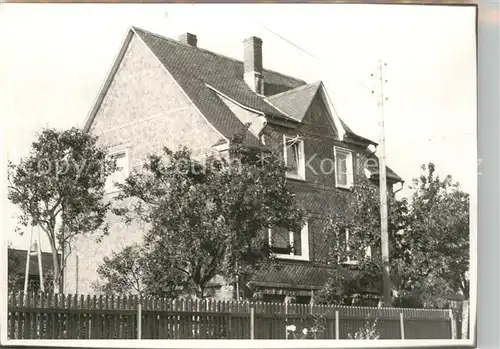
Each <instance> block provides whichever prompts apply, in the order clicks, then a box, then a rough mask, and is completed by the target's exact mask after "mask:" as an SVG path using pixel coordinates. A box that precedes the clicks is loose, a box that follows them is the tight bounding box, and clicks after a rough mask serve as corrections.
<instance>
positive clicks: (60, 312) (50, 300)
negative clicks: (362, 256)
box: [8, 293, 456, 339]
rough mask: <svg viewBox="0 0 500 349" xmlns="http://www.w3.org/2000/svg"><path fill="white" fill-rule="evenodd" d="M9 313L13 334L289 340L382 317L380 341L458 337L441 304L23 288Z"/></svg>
mask: <svg viewBox="0 0 500 349" xmlns="http://www.w3.org/2000/svg"><path fill="white" fill-rule="evenodd" d="M8 310H9V315H8V328H9V331H8V336H9V338H10V339H289V338H287V336H288V334H287V332H288V331H287V326H289V325H294V326H295V327H296V329H297V332H298V334H299V335H302V329H303V328H308V329H310V328H311V327H312V326H315V325H316V328H318V329H319V331H318V332H316V334H315V336H313V338H317V339H347V338H348V334H349V333H350V334H354V333H355V332H356V331H357V330H358V329H359V328H360V327H362V326H363V324H364V323H365V322H366V319H367V318H371V319H375V318H377V323H378V329H379V330H380V332H381V337H380V338H381V339H401V338H404V339H450V338H454V334H455V335H456V331H455V330H453V329H454V328H455V323H454V320H453V317H450V312H449V311H448V310H437V309H432V310H431V309H403V308H370V307H334V306H320V305H300V304H286V303H263V302H237V301H235V300H233V301H222V300H211V299H206V300H191V299H179V300H167V299H153V298H143V299H139V298H138V297H136V296H125V297H123V296H122V297H115V296H111V297H108V296H95V295H94V296H84V295H78V296H74V295H54V294H52V295H44V294H26V295H24V294H22V293H18V294H10V295H9V303H8ZM138 319H140V321H138ZM309 333H311V331H310V332H309Z"/></svg>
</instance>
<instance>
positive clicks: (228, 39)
mask: <svg viewBox="0 0 500 349" xmlns="http://www.w3.org/2000/svg"><path fill="white" fill-rule="evenodd" d="M132 25H133V26H137V27H140V28H143V29H146V30H149V31H152V32H156V33H158V34H161V35H164V36H168V37H173V38H176V37H177V36H178V35H180V34H182V33H185V32H190V33H193V34H196V35H197V37H198V46H199V47H202V48H205V49H209V50H211V51H214V52H217V53H221V54H224V55H227V56H230V57H233V58H236V59H242V56H243V43H242V42H243V39H245V38H246V37H249V36H257V37H260V38H261V39H262V40H263V65H264V67H265V68H268V69H272V70H276V71H279V72H282V73H285V74H288V75H292V76H295V77H298V78H301V79H303V80H305V81H307V82H314V81H318V80H322V81H323V82H324V84H325V86H326V88H327V90H328V94H329V97H330V99H331V100H332V103H333V104H334V106H335V109H336V111H337V113H338V114H339V116H340V117H341V118H342V119H343V120H344V121H345V122H346V123H347V124H348V125H349V126H350V127H351V128H352V129H353V130H354V131H355V132H356V133H358V134H359V135H362V136H364V137H367V138H370V139H373V140H374V141H378V137H379V131H378V117H379V109H378V107H377V104H376V99H375V98H374V96H373V95H372V93H371V91H372V89H376V88H377V86H378V84H379V82H378V81H377V80H376V79H374V78H371V74H372V73H376V72H377V67H378V64H379V61H382V62H385V63H387V66H386V68H385V69H384V77H385V79H387V84H386V85H385V87H384V93H385V96H386V97H388V101H387V102H386V104H385V108H384V122H385V138H386V156H387V164H388V165H389V166H390V167H391V168H392V169H394V170H395V171H396V172H397V173H398V174H399V175H400V176H401V177H402V178H403V179H404V180H405V182H406V183H405V185H404V187H403V190H402V191H401V192H400V193H399V195H401V196H408V195H410V192H411V191H410V189H409V188H408V185H409V184H411V179H412V178H414V177H417V176H418V175H419V174H420V166H421V165H422V164H425V163H428V162H433V163H434V164H435V165H436V167H437V172H438V174H440V175H442V176H445V175H448V174H450V175H452V177H453V179H454V180H455V181H458V182H459V183H460V184H461V186H462V188H463V190H464V191H467V192H469V193H471V195H476V180H477V175H478V173H479V174H480V172H481V166H480V162H481V160H480V159H479V160H478V159H477V155H476V148H477V147H476V118H477V105H476V103H477V101H476V89H477V85H476V53H475V46H476V38H475V12H474V8H472V7H459V6H422V5H411V6H410V5H363V4H357V5H354V4H352V5H351V4H349V5H348V4H227V5H226V4H2V6H1V7H0V52H1V54H0V120H1V132H2V135H1V139H2V154H1V156H2V168H5V164H6V161H7V159H8V160H11V161H13V162H18V161H19V159H20V158H21V157H22V156H26V155H27V154H28V152H29V149H30V145H31V142H32V141H33V140H34V137H35V133H36V132H37V131H39V130H40V129H41V128H43V127H46V126H49V127H56V128H68V127H72V126H78V127H81V126H83V123H84V120H85V118H86V116H87V113H88V112H89V110H90V108H91V106H92V103H93V101H94V99H95V98H96V96H97V93H98V91H99V88H100V86H101V84H102V83H103V81H104V79H105V77H106V74H107V72H108V69H109V68H110V66H111V64H112V62H113V60H114V57H115V55H116V54H117V53H118V50H119V48H120V45H121V42H122V40H123V39H124V37H125V34H126V31H127V29H128V28H129V27H130V26H132ZM2 175H3V177H2V178H3V179H4V182H5V177H6V176H5V174H4V173H3V174H2ZM2 190H3V191H2V194H3V195H2V200H3V201H2V214H3V217H2V218H3V222H4V224H3V230H2V232H3V233H4V234H5V236H6V238H7V239H8V240H9V241H11V242H12V243H13V246H14V247H18V248H26V247H27V246H28V241H27V239H28V234H25V235H24V236H23V237H19V236H18V235H16V234H15V233H14V227H15V224H16V220H15V217H16V210H15V208H14V207H12V205H11V204H10V203H9V202H8V200H7V199H6V198H5V197H6V195H5V194H6V188H5V186H4V187H3V188H2Z"/></svg>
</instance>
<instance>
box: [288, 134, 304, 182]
mask: <svg viewBox="0 0 500 349" xmlns="http://www.w3.org/2000/svg"><path fill="white" fill-rule="evenodd" d="M283 137H284V141H283V143H284V145H285V149H284V154H285V165H286V166H287V167H288V171H287V172H286V176H287V177H289V178H295V179H301V180H305V179H306V174H305V157H304V141H303V140H302V139H300V137H299V136H295V137H289V136H285V135H284V136H283Z"/></svg>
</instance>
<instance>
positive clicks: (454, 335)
mask: <svg viewBox="0 0 500 349" xmlns="http://www.w3.org/2000/svg"><path fill="white" fill-rule="evenodd" d="M448 310H449V313H450V326H451V339H457V325H456V321H455V315H454V314H453V309H451V308H450V309H448Z"/></svg>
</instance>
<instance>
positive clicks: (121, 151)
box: [106, 148, 130, 194]
mask: <svg viewBox="0 0 500 349" xmlns="http://www.w3.org/2000/svg"><path fill="white" fill-rule="evenodd" d="M118 154H125V166H124V168H123V171H124V173H125V178H127V177H128V176H129V174H130V157H129V151H128V148H124V149H119V150H114V151H112V152H109V153H108V156H109V157H110V158H113V157H115V156H116V155H118ZM108 178H109V177H108ZM106 185H107V183H106ZM111 185H112V186H113V189H111V190H107V189H106V194H113V193H117V192H119V191H121V189H118V188H116V187H115V185H114V184H111Z"/></svg>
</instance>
